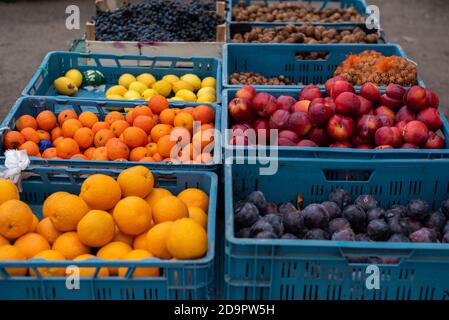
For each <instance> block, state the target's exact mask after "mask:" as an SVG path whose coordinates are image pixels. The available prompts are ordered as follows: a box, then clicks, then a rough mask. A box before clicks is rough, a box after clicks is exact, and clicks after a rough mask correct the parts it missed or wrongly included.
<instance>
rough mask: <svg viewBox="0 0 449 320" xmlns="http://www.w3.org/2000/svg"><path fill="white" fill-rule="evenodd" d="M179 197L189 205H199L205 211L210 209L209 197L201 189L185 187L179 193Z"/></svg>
mask: <svg viewBox="0 0 449 320" xmlns="http://www.w3.org/2000/svg"><path fill="white" fill-rule="evenodd" d="M178 199H179V200H181V201H182V202H184V203H185V205H186V206H187V207H198V208H200V209H202V210H203V211H204V212H205V213H207V210H208V209H209V197H208V196H207V194H206V193H205V192H204V191H203V190H200V189H196V188H188V189H185V190H183V191H181V192H180V193H179V194H178Z"/></svg>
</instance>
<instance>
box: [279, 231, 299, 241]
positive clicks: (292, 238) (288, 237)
mask: <svg viewBox="0 0 449 320" xmlns="http://www.w3.org/2000/svg"><path fill="white" fill-rule="evenodd" d="M281 239H284V240H296V239H298V237H297V236H295V235H294V234H291V233H285V234H284V235H283V236H282V237H281Z"/></svg>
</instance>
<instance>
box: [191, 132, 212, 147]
mask: <svg viewBox="0 0 449 320" xmlns="http://www.w3.org/2000/svg"><path fill="white" fill-rule="evenodd" d="M192 143H193V147H194V148H195V150H197V151H202V150H203V149H204V148H206V147H207V151H212V150H213V147H214V130H212V129H207V130H200V131H198V132H197V133H195V134H194V135H193V138H192Z"/></svg>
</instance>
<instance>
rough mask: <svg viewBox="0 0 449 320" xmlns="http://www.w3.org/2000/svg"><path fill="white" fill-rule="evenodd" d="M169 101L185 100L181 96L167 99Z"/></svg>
mask: <svg viewBox="0 0 449 320" xmlns="http://www.w3.org/2000/svg"><path fill="white" fill-rule="evenodd" d="M167 101H168V102H170V101H184V100H183V99H182V98H180V97H172V98H170V99H167Z"/></svg>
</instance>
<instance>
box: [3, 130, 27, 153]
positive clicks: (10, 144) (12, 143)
mask: <svg viewBox="0 0 449 320" xmlns="http://www.w3.org/2000/svg"><path fill="white" fill-rule="evenodd" d="M24 143H25V137H24V136H23V134H21V133H20V132H19V131H8V132H7V133H6V134H5V135H4V136H3V145H4V146H5V149H6V150H8V149H19V147H20V146H21V145H22V144H24Z"/></svg>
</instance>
